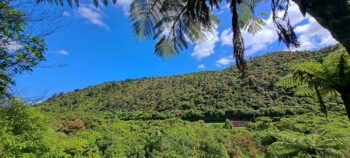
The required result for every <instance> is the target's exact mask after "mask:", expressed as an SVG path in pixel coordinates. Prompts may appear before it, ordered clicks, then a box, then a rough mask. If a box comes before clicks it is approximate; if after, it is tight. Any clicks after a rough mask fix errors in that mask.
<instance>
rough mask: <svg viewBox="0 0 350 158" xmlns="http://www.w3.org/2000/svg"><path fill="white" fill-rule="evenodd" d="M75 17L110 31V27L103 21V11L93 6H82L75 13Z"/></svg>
mask: <svg viewBox="0 0 350 158" xmlns="http://www.w3.org/2000/svg"><path fill="white" fill-rule="evenodd" d="M75 16H76V17H80V18H83V19H85V20H87V21H88V22H89V23H91V24H94V25H97V26H99V27H102V28H104V29H106V30H110V28H109V26H108V25H107V24H106V23H105V22H104V21H103V18H104V15H103V13H102V11H101V10H100V9H98V8H96V7H94V6H93V5H81V6H80V7H79V8H78V10H77V11H76V12H75Z"/></svg>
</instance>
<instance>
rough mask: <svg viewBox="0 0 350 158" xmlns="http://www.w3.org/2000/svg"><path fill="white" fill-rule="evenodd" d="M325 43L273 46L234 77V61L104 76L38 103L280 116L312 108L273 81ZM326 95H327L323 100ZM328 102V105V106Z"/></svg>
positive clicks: (75, 112)
mask: <svg viewBox="0 0 350 158" xmlns="http://www.w3.org/2000/svg"><path fill="white" fill-rule="evenodd" d="M337 49H339V47H338V46H335V47H329V48H326V49H323V50H320V51H317V52H312V53H310V52H296V53H291V52H279V53H271V54H268V55H266V56H263V57H257V58H255V59H252V60H251V61H250V62H248V65H249V66H250V67H251V69H250V73H249V74H250V75H249V76H247V78H246V79H244V80H241V79H238V77H239V75H240V74H239V73H238V71H237V69H236V68H235V67H232V68H230V69H227V70H224V71H216V72H201V73H196V74H189V75H183V76H173V77H166V78H148V79H141V80H127V81H123V82H110V83H105V84H102V85H98V86H94V87H89V88H86V89H83V90H76V91H75V92H72V93H68V94H59V95H56V96H53V97H52V98H51V99H49V100H48V101H47V102H45V103H43V104H40V105H39V106H38V108H39V109H41V111H44V112H46V113H48V114H50V115H57V117H63V118H72V119H74V117H75V116H86V117H89V116H90V113H91V112H93V113H94V115H97V116H101V117H105V118H110V119H111V120H114V119H122V120H138V119H146V120H150V119H165V118H173V117H178V118H183V119H186V120H200V119H203V120H206V121H224V120H225V119H226V118H229V119H243V120H251V119H254V118H257V117H259V116H271V117H280V116H284V115H294V114H300V113H306V112H310V111H316V112H317V111H318V110H317V107H318V104H317V103H316V102H315V101H314V100H313V99H312V98H310V97H298V96H294V95H293V92H294V89H283V88H280V87H277V86H275V83H276V82H277V81H278V80H279V78H281V77H282V76H285V75H286V74H287V73H288V66H289V65H293V64H295V63H299V62H305V61H320V60H322V58H323V57H325V56H327V55H328V54H329V53H330V52H333V51H334V50H337ZM328 100H329V101H328ZM325 101H327V102H326V104H327V105H328V106H330V109H331V110H332V109H339V110H340V111H343V109H342V108H341V106H339V105H340V104H342V101H341V99H340V98H337V97H336V98H333V97H332V98H328V99H327V100H325ZM333 107H334V108H333Z"/></svg>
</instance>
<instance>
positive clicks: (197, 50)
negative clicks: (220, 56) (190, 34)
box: [191, 29, 219, 60]
mask: <svg viewBox="0 0 350 158" xmlns="http://www.w3.org/2000/svg"><path fill="white" fill-rule="evenodd" d="M205 35H206V39H205V40H202V41H198V42H195V43H196V46H195V47H194V51H193V53H192V54H191V56H193V57H195V58H196V59H197V60H201V59H203V58H207V57H209V56H211V55H213V54H214V53H215V51H214V48H215V44H216V43H217V42H218V41H219V37H218V36H219V33H218V31H217V30H216V29H215V30H214V31H213V32H206V33H205Z"/></svg>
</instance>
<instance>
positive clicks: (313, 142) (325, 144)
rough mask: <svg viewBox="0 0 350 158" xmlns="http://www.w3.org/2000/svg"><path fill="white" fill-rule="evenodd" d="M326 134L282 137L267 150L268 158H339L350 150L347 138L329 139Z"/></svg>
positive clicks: (342, 157)
mask: <svg viewBox="0 0 350 158" xmlns="http://www.w3.org/2000/svg"><path fill="white" fill-rule="evenodd" d="M327 134H328V133H327V132H322V133H320V134H310V135H306V136H294V135H282V136H281V137H279V138H278V139H279V140H278V141H277V142H275V143H273V144H272V145H271V146H270V147H269V149H268V154H267V155H268V157H286V158H287V157H300V158H307V157H321V158H326V157H339V158H344V154H343V152H342V151H347V150H349V149H350V148H349V147H348V146H347V144H348V143H349V142H350V141H349V139H348V138H329V137H330V136H328V135H327Z"/></svg>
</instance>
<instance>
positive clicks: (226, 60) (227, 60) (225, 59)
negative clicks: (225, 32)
mask: <svg viewBox="0 0 350 158" xmlns="http://www.w3.org/2000/svg"><path fill="white" fill-rule="evenodd" d="M233 61H234V59H233V58H232V56H227V57H223V58H221V59H219V60H217V61H216V64H215V65H216V67H223V66H227V65H230V64H232V63H233Z"/></svg>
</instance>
